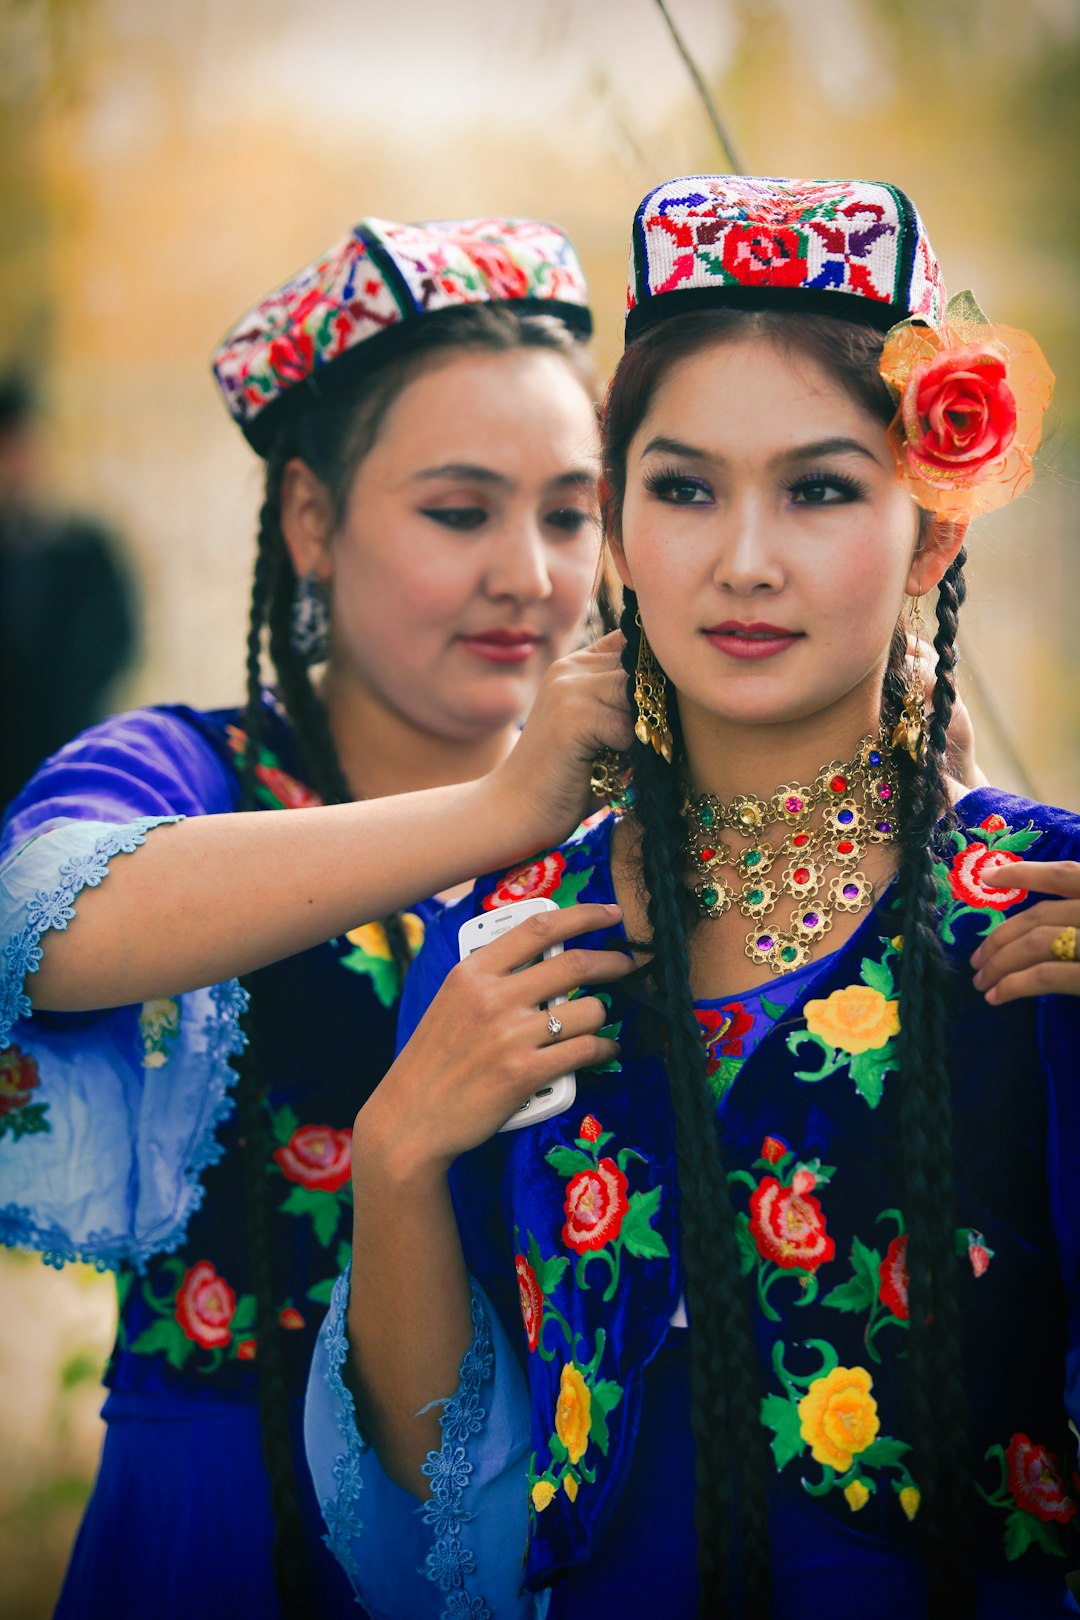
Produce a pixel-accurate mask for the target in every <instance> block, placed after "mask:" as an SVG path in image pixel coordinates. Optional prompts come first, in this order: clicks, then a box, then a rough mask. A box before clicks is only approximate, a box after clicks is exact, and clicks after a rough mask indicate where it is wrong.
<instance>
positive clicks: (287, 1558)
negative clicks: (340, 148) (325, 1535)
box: [237, 306, 594, 1620]
mask: <svg viewBox="0 0 1080 1620" xmlns="http://www.w3.org/2000/svg"><path fill="white" fill-rule="evenodd" d="M400 336H401V341H400V342H398V343H397V344H396V345H395V347H394V348H393V350H392V351H384V353H383V356H382V357H381V359H380V360H379V361H377V362H376V363H375V364H374V365H373V366H372V367H371V368H370V369H369V370H368V371H367V372H365V374H364V376H363V377H362V378H361V379H360V380H359V381H358V382H356V383H354V384H353V385H352V386H351V387H350V388H349V390H348V391H347V392H338V393H334V394H331V395H329V396H328V397H325V398H322V399H318V400H313V401H311V402H310V403H309V404H308V405H307V406H306V408H304V409H302V410H300V411H297V412H296V413H295V414H294V416H293V418H292V419H291V420H290V421H288V422H286V423H285V424H284V425H283V426H282V428H281V430H280V431H279V434H278V438H277V441H276V443H275V444H274V445H273V447H272V449H271V451H270V454H269V456H268V457H267V462H266V484H265V495H264V499H263V504H262V508H261V510H260V514H259V533H258V546H257V551H256V558H255V571H254V576H253V581H252V593H251V610H250V617H249V624H248V636H247V660H246V673H247V679H246V703H245V709H244V730H245V732H246V735H247V743H246V746H245V750H244V762H243V771H242V792H241V804H240V808H241V809H244V810H252V809H254V808H255V803H256V799H255V785H256V775H255V768H256V765H257V763H258V755H259V748H260V745H261V743H262V742H263V741H264V739H265V737H266V732H267V709H266V698H265V694H264V690H263V680H262V662H263V650H264V649H263V644H264V640H266V641H267V642H268V651H269V655H270V661H271V663H272V665H273V668H274V672H275V675H276V688H277V694H278V697H279V698H280V701H281V703H282V704H283V706H284V708H285V712H286V714H287V716H288V718H289V721H290V723H291V726H292V730H293V734H294V736H295V739H296V745H297V750H298V753H299V756H300V760H301V763H302V766H303V769H304V772H305V776H306V779H307V781H308V782H309V783H310V785H311V786H312V787H313V788H314V789H315V791H316V792H317V793H318V794H319V796H320V797H321V798H322V799H323V801H324V802H325V803H326V804H343V803H346V802H348V801H349V800H350V799H352V798H353V797H354V795H353V793H352V791H351V789H350V787H349V784H348V782H347V780H346V778H345V774H344V772H343V770H342V768H341V763H340V760H339V758H338V753H337V749H336V747H335V745H334V739H333V735H332V732H331V730H330V723H329V719H328V717H327V713H326V709H325V707H324V706H323V703H322V701H321V700H320V698H319V695H318V693H317V691H316V690H315V687H314V685H313V684H312V680H311V676H310V674H309V672H308V669H307V666H306V665H305V663H304V662H303V660H302V659H301V658H300V657H299V656H298V654H297V653H296V651H295V649H294V648H293V646H292V642H291V635H290V632H291V627H292V611H293V599H294V595H295V591H296V573H295V570H294V568H293V564H292V560H291V558H290V555H289V551H288V548H287V546H286V544H285V538H284V535H283V533H282V527H281V491H282V480H283V478H284V475H285V470H286V467H287V465H288V463H289V462H290V461H291V460H293V459H294V458H296V459H299V460H301V461H303V462H304V463H305V464H306V465H307V466H308V467H309V468H310V470H311V471H312V472H313V473H314V474H315V475H316V477H317V478H319V480H320V481H321V482H322V484H323V486H324V487H325V489H326V492H327V494H328V496H329V498H330V503H331V511H332V514H333V519H334V521H335V523H340V521H341V520H342V518H343V516H344V513H345V508H346V505H347V502H348V497H349V491H350V489H351V486H352V482H353V478H354V476H355V474H356V470H357V467H358V466H359V464H360V462H361V461H362V460H363V458H364V456H365V455H366V454H367V452H368V450H369V449H370V448H371V445H372V444H373V442H374V440H375V437H376V435H377V433H378V430H379V426H380V424H381V422H382V420H383V418H384V417H385V415H386V412H387V411H388V410H389V409H390V406H391V405H392V404H393V402H394V400H395V399H396V398H397V397H398V395H399V394H400V393H401V392H402V390H403V389H404V388H405V387H406V385H407V384H408V382H409V381H411V379H412V378H413V377H414V376H416V375H417V373H418V371H419V370H420V369H421V368H422V366H423V364H424V361H425V359H426V358H427V357H428V356H431V355H434V354H439V353H445V352H447V351H449V350H459V349H471V350H480V351H488V352H494V353H502V352H509V351H511V350H514V349H541V350H547V351H550V352H552V353H556V354H559V355H561V356H563V357H564V358H565V359H566V361H567V363H568V364H569V365H570V366H571V368H572V369H573V370H574V372H575V373H576V375H577V376H578V377H579V379H580V381H581V382H582V384H583V386H584V387H585V388H586V389H587V391H589V392H590V393H592V391H593V381H594V379H593V374H592V371H591V367H590V363H589V361H588V358H587V357H586V355H585V354H584V351H583V350H582V348H581V346H580V344H578V343H577V342H576V341H575V339H574V338H573V337H572V336H571V334H570V332H569V330H568V329H567V328H566V327H565V326H564V325H563V324H562V323H561V322H560V321H558V320H557V319H555V318H554V317H552V316H546V315H527V316H523V315H520V314H517V313H515V312H514V311H512V310H509V309H505V308H485V307H483V306H475V307H473V308H470V309H462V310H455V311H449V312H446V313H445V314H444V315H441V316H440V318H439V319H438V320H429V321H420V322H417V323H416V325H415V326H413V327H412V328H410V329H408V330H407V331H405V332H403V333H402V334H401V335H400ZM383 927H384V929H385V931H386V937H387V942H388V944H389V947H390V951H391V954H392V957H393V961H394V964H395V966H396V968H397V971H398V975H399V979H403V978H404V975H405V971H406V969H407V968H408V965H409V962H410V959H411V955H412V951H411V948H410V946H409V943H408V940H407V938H406V934H405V929H404V926H403V924H402V921H401V918H400V916H398V915H396V914H393V915H390V916H388V917H385V918H384V919H383ZM245 989H246V990H247V992H248V997H249V1005H248V1011H247V1013H246V1015H245V1020H244V1028H245V1034H246V1037H247V1045H246V1047H245V1049H244V1052H243V1054H242V1055H241V1058H240V1061H239V1063H238V1071H239V1082H238V1088H237V1110H238V1115H239V1124H240V1133H241V1142H242V1154H243V1167H244V1192H245V1210H246V1220H247V1228H248V1245H249V1251H250V1259H251V1268H252V1283H253V1289H254V1293H255V1299H256V1343H257V1345H258V1359H257V1362H256V1368H257V1372H258V1377H259V1410H260V1420H261V1427H262V1435H263V1455H264V1459H265V1462H266V1468H267V1473H268V1475H269V1479H270V1493H271V1505H272V1509H273V1514H274V1521H275V1526H276V1537H275V1544H274V1573H275V1578H276V1581H277V1586H278V1592H279V1595H280V1598H281V1602H282V1607H283V1609H284V1613H285V1617H286V1620H309V1617H311V1616H313V1615H314V1613H315V1609H314V1607H313V1603H314V1600H313V1598H312V1595H311V1594H312V1590H313V1588H312V1583H311V1581H310V1579H309V1574H308V1568H307V1566H308V1554H307V1546H306V1537H305V1532H304V1518H303V1512H302V1509H301V1505H300V1496H299V1490H298V1485H297V1479H296V1474H295V1469H294V1465H293V1453H292V1445H291V1439H290V1430H289V1387H288V1379H287V1361H286V1355H285V1345H284V1341H283V1338H282V1329H281V1325H280V1322H279V1320H278V1312H277V1301H276V1294H275V1287H274V1271H273V1263H272V1262H273V1255H272V1245H271V1233H272V1224H271V1223H272V1213H273V1210H272V1201H271V1186H270V1180H269V1172H268V1169H267V1166H268V1165H269V1164H270V1163H271V1162H272V1157H271V1147H272V1143H271V1141H270V1131H269V1121H268V1116H267V1108H266V1102H267V1099H266V1090H265V1084H264V1082H263V1081H262V1079H261V1077H260V1063H259V976H258V974H254V975H251V976H250V977H249V978H248V979H247V980H246V982H245Z"/></svg>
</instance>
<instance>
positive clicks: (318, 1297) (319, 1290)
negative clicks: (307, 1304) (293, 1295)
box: [307, 1277, 337, 1305]
mask: <svg viewBox="0 0 1080 1620" xmlns="http://www.w3.org/2000/svg"><path fill="white" fill-rule="evenodd" d="M336 1282H337V1278H336V1277H325V1278H324V1279H323V1281H322V1282H318V1283H316V1284H315V1286H314V1287H313V1288H309V1289H308V1291H307V1297H308V1299H310V1300H313V1301H314V1302H315V1304H316V1305H329V1303H330V1296H331V1294H332V1293H333V1292H334V1284H335V1283H336Z"/></svg>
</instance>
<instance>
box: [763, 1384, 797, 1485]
mask: <svg viewBox="0 0 1080 1620" xmlns="http://www.w3.org/2000/svg"><path fill="white" fill-rule="evenodd" d="M761 1421H762V1423H763V1424H764V1425H765V1427H766V1428H767V1429H772V1431H773V1439H772V1440H771V1441H770V1445H771V1446H772V1454H773V1456H774V1457H775V1458H776V1466H777V1468H786V1467H787V1465H788V1463H789V1462H794V1460H795V1458H796V1457H798V1456H799V1455H800V1453H801V1452H802V1450H803V1446H804V1443H805V1442H804V1441H803V1437H802V1433H801V1431H800V1429H799V1409H798V1407H797V1406H796V1405H795V1403H794V1401H786V1400H785V1399H784V1397H783V1396H782V1395H766V1396H765V1398H764V1400H763V1401H762V1403H761Z"/></svg>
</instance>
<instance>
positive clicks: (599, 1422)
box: [589, 1378, 622, 1457]
mask: <svg viewBox="0 0 1080 1620" xmlns="http://www.w3.org/2000/svg"><path fill="white" fill-rule="evenodd" d="M590 1393H591V1396H592V1399H591V1401H590V1403H589V1419H590V1421H589V1439H590V1440H592V1441H595V1442H596V1444H597V1446H598V1447H599V1448H600V1450H601V1451H602V1452H603V1454H604V1456H605V1457H606V1456H607V1454H608V1447H609V1445H610V1443H611V1436H610V1434H609V1431H608V1422H607V1415H608V1413H609V1412H610V1411H612V1410H613V1409H614V1408H615V1407H616V1406H618V1404H619V1402H620V1401H621V1400H622V1385H621V1384H616V1383H615V1381H614V1379H611V1378H605V1379H602V1380H601V1381H600V1382H599V1383H597V1384H593V1385H592V1386H591V1390H590Z"/></svg>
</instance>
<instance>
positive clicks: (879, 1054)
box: [851, 1040, 896, 1108]
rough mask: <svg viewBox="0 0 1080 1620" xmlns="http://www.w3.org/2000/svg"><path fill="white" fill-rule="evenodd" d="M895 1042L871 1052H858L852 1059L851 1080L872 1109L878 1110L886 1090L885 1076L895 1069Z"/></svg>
mask: <svg viewBox="0 0 1080 1620" xmlns="http://www.w3.org/2000/svg"><path fill="white" fill-rule="evenodd" d="M895 1051H896V1042H895V1041H891V1040H890V1041H886V1043H885V1045H884V1046H875V1047H874V1048H873V1049H872V1050H871V1051H869V1052H856V1053H854V1054H853V1056H852V1059H851V1078H852V1079H853V1080H854V1082H855V1086H856V1089H857V1090H858V1092H859V1095H860V1096H861V1097H862V1098H864V1100H865V1101H866V1102H867V1104H868V1105H869V1106H870V1107H871V1108H876V1107H877V1105H878V1103H879V1102H880V1101H881V1097H882V1093H883V1091H884V1089H885V1076H886V1075H887V1074H888V1072H889V1070H890V1069H892V1068H894V1067H895V1063H894V1055H895Z"/></svg>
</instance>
